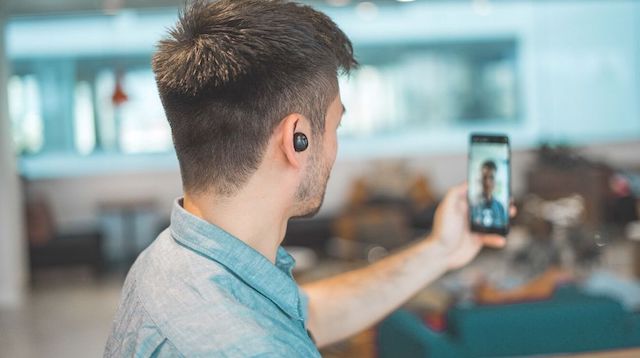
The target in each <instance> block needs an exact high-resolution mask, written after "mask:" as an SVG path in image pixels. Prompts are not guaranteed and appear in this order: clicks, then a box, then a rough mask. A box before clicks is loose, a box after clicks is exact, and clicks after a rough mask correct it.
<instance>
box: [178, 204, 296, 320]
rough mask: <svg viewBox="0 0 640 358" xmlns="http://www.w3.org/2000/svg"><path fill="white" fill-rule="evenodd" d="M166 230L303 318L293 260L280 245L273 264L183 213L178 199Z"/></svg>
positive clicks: (283, 307) (240, 243)
mask: <svg viewBox="0 0 640 358" xmlns="http://www.w3.org/2000/svg"><path fill="white" fill-rule="evenodd" d="M170 230H171V236H172V237H173V238H174V240H176V241H177V242H178V243H180V244H182V245H183V246H186V247H187V248H189V249H191V250H193V251H195V252H196V253H198V254H200V255H203V256H205V257H208V258H210V259H212V260H214V261H216V262H218V263H220V264H221V265H222V266H224V267H225V268H227V269H228V270H229V271H231V272H232V273H234V274H235V275H237V276H238V278H240V279H241V280H242V281H244V282H245V283H246V284H248V285H249V286H251V287H252V288H253V289H254V290H256V291H258V292H259V293H261V294H262V295H264V296H265V297H267V298H268V299H269V300H271V301H272V302H273V303H274V304H276V305H277V306H278V307H279V308H280V309H281V310H282V311H284V312H285V313H286V314H287V315H289V316H290V317H292V318H294V319H297V320H304V317H305V313H304V312H302V311H303V308H302V304H301V302H300V293H299V291H298V286H297V284H296V283H295V281H294V280H293V276H292V275H291V270H292V269H293V267H294V265H295V260H294V259H293V257H291V255H289V253H287V251H285V250H284V249H283V248H282V247H278V252H277V255H276V264H275V265H274V264H273V263H271V261H269V260H268V259H267V258H266V257H264V256H263V255H262V254H260V253H259V252H258V251H256V250H254V249H253V248H252V247H250V246H249V245H247V244H245V243H244V242H243V241H241V240H240V239H238V238H236V237H234V236H233V235H231V234H229V233H228V232H226V231H224V230H223V229H221V228H220V227H218V226H216V225H213V224H211V223H208V222H206V221H204V220H202V219H200V218H198V217H196V216H194V215H192V214H191V213H189V212H187V211H186V210H185V209H184V208H183V207H182V199H178V200H176V201H175V202H174V205H173V210H172V212H171V227H170Z"/></svg>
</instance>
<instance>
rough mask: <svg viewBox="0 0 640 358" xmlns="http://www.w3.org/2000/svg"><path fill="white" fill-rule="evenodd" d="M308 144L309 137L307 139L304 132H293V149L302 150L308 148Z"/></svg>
mask: <svg viewBox="0 0 640 358" xmlns="http://www.w3.org/2000/svg"><path fill="white" fill-rule="evenodd" d="M308 146H309V139H307V136H306V135H304V133H300V132H297V133H294V134H293V149H295V150H296V152H302V151H304V150H305V149H307V147H308Z"/></svg>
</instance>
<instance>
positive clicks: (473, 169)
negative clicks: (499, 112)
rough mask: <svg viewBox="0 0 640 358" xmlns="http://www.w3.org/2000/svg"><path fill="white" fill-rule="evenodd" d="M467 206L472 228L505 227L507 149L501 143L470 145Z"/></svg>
mask: <svg viewBox="0 0 640 358" xmlns="http://www.w3.org/2000/svg"><path fill="white" fill-rule="evenodd" d="M469 204H470V216H471V221H472V223H473V224H474V225H476V226H480V227H485V228H503V227H506V226H507V225H508V207H509V147H508V145H507V144H502V143H473V144H472V146H471V155H470V157H469Z"/></svg>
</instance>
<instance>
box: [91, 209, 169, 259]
mask: <svg viewBox="0 0 640 358" xmlns="http://www.w3.org/2000/svg"><path fill="white" fill-rule="evenodd" d="M156 212H157V210H156V204H155V202H154V201H153V200H146V199H141V200H113V201H106V202H102V203H100V204H99V205H98V216H99V218H100V223H101V226H102V232H103V233H104V235H105V244H104V252H105V257H106V259H107V261H108V262H109V264H111V265H118V264H123V265H125V266H126V267H128V266H130V265H131V264H133V262H134V261H135V259H136V258H137V257H138V254H139V253H140V252H142V250H144V249H145V248H146V247H147V246H148V245H149V244H150V243H151V242H152V241H153V240H154V239H155V238H156V237H157V234H158V233H159V232H158V229H157V227H158V221H159V220H158V217H157V214H156Z"/></svg>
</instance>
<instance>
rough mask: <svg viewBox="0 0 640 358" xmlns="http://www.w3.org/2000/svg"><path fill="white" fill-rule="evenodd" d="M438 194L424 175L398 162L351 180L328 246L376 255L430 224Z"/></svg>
mask: <svg viewBox="0 0 640 358" xmlns="http://www.w3.org/2000/svg"><path fill="white" fill-rule="evenodd" d="M435 207H436V200H435V198H434V195H433V193H432V191H431V188H430V185H429V182H428V180H427V178H425V177H424V176H421V175H416V174H415V173H411V172H409V171H407V170H406V168H403V167H402V166H400V167H396V166H392V167H391V168H386V169H385V168H383V169H380V168H376V170H375V171H374V172H373V173H372V174H370V175H368V176H366V177H363V178H360V179H358V180H356V181H354V183H353V184H352V187H351V190H350V194H349V198H348V201H347V204H346V206H345V208H344V209H343V210H342V212H341V213H340V214H339V215H338V216H337V218H336V221H335V224H334V232H335V236H336V238H335V239H334V240H333V242H332V245H331V247H330V251H331V252H333V253H334V256H337V257H341V258H344V259H368V260H369V261H375V259H378V258H380V257H381V256H384V255H385V254H386V253H387V252H388V251H390V250H393V249H396V248H398V247H401V246H403V245H405V244H407V243H408V242H410V241H411V240H413V239H415V238H417V237H419V236H422V235H424V234H425V233H427V232H428V231H429V230H430V229H431V225H432V221H433V215H434V212H435Z"/></svg>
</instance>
